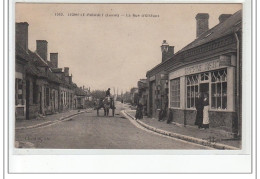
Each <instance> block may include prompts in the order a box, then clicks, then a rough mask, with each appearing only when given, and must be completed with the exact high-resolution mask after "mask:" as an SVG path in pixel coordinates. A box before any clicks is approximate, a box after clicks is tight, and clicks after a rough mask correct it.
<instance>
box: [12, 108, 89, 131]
mask: <svg viewBox="0 0 260 179" xmlns="http://www.w3.org/2000/svg"><path fill="white" fill-rule="evenodd" d="M86 110H87V109H81V110H80V112H79V111H78V110H76V109H75V110H70V111H66V112H62V113H56V114H52V115H47V116H43V117H37V118H36V119H30V120H16V121H15V129H25V128H33V127H38V126H41V125H48V124H51V123H53V122H56V121H58V120H63V119H65V118H69V117H72V116H75V115H77V114H80V113H82V112H86Z"/></svg>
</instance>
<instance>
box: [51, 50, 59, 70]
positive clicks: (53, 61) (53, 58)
mask: <svg viewBox="0 0 260 179" xmlns="http://www.w3.org/2000/svg"><path fill="white" fill-rule="evenodd" d="M50 61H51V64H52V67H53V68H58V53H50Z"/></svg>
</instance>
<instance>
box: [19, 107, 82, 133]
mask: <svg viewBox="0 0 260 179" xmlns="http://www.w3.org/2000/svg"><path fill="white" fill-rule="evenodd" d="M84 112H86V111H81V112H78V113H75V114H71V115H68V116H65V117H60V118H59V119H56V120H54V121H46V122H43V123H40V124H36V125H32V126H27V127H17V128H15V130H21V129H32V128H37V127H43V126H48V125H50V124H53V123H57V122H61V121H67V120H70V119H71V117H74V116H77V115H79V114H82V113H84Z"/></svg>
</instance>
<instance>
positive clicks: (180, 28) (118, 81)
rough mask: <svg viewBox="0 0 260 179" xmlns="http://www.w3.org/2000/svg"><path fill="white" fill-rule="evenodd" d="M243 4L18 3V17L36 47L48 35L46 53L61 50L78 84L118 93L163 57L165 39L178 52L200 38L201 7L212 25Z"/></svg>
mask: <svg viewBox="0 0 260 179" xmlns="http://www.w3.org/2000/svg"><path fill="white" fill-rule="evenodd" d="M240 9H242V6H241V4H37V3H34V4H30V3H16V9H15V13H16V15H15V21H16V22H28V24H29V49H30V50H32V51H35V50H36V40H47V41H48V53H55V52H57V53H58V54H59V55H58V56H59V62H58V66H59V68H63V67H69V68H70V74H72V76H73V77H72V80H73V82H75V83H76V84H77V85H78V86H83V85H84V86H85V87H90V89H91V90H94V89H100V90H106V89H107V88H111V89H112V93H113V89H115V91H117V89H118V91H119V93H120V92H121V91H123V92H125V91H126V90H130V88H131V87H135V86H137V82H138V80H139V79H142V78H145V77H146V72H147V71H148V70H150V69H152V68H153V67H154V66H155V65H157V64H159V63H160V62H161V58H162V57H161V55H162V54H161V49H160V46H161V44H162V41H163V40H167V42H168V43H169V45H170V46H174V51H175V53H176V52H177V51H179V50H180V49H182V48H183V47H185V46H186V45H187V44H188V43H190V42H192V41H193V40H195V39H196V20H195V16H196V14H197V13H208V14H209V28H212V27H214V26H215V25H217V24H218V23H219V20H218V17H219V15H220V14H234V13H235V12H236V11H238V10H240ZM61 13H62V14H63V16H60V15H61ZM83 13H84V16H83ZM72 14H76V15H77V16H72ZM88 14H99V15H100V16H89V15H88ZM102 14H103V16H102ZM133 14H135V15H136V16H138V15H139V17H133ZM143 14H149V15H153V17H142V15H143ZM107 15H108V16H107ZM117 15H119V17H118V16H117ZM48 59H49V55H48Z"/></svg>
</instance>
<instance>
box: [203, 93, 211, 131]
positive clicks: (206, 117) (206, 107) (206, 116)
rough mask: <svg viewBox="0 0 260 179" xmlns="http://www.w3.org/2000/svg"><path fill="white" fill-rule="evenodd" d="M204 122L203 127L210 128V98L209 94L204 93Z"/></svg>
mask: <svg viewBox="0 0 260 179" xmlns="http://www.w3.org/2000/svg"><path fill="white" fill-rule="evenodd" d="M203 105H204V108H203V124H202V128H204V129H207V128H209V98H208V94H207V93H205V94H204V99H203Z"/></svg>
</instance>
